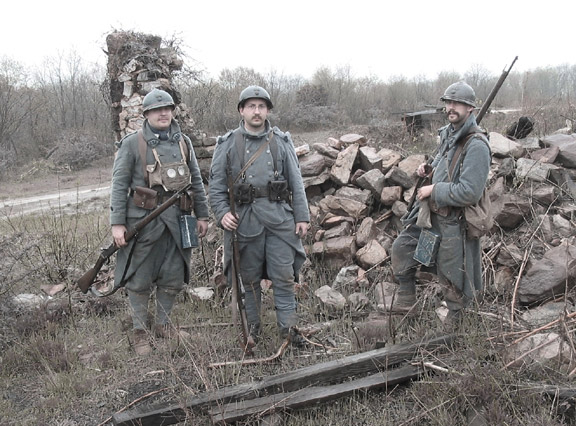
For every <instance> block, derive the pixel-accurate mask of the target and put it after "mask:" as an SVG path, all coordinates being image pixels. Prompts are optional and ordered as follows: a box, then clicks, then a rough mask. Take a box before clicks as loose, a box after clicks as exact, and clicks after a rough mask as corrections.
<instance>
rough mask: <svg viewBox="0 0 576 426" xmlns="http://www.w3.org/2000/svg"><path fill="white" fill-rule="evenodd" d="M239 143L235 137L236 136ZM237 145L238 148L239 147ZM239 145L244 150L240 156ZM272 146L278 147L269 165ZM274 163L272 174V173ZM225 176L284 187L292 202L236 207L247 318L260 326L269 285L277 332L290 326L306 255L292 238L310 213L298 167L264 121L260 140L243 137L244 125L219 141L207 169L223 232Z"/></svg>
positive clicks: (288, 142) (261, 200)
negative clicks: (263, 290)
mask: <svg viewBox="0 0 576 426" xmlns="http://www.w3.org/2000/svg"><path fill="white" fill-rule="evenodd" d="M237 135H238V136H239V137H238V136H237ZM269 137H271V138H273V140H270V142H271V143H270V144H269V145H268V146H267V148H266V150H264V151H262V153H261V154H260V155H259V156H258V157H257V158H256V160H255V161H254V162H253V163H252V164H251V165H250V166H249V167H248V168H247V170H246V171H245V172H244V173H242V175H241V176H240V171H241V170H242V167H243V165H244V164H246V163H247V162H248V161H249V159H250V157H252V155H254V154H255V153H256V151H257V150H258V148H259V147H260V146H261V145H262V144H263V143H266V142H267V140H268V138H269ZM239 139H241V140H243V142H241V143H239V142H238V141H239ZM238 145H244V147H243V152H242V153H241V154H240V153H239V149H238ZM272 145H276V147H277V155H276V159H274V155H273V149H271V146H272ZM274 161H276V174H275V170H274ZM228 173H231V176H232V178H233V179H236V178H238V179H237V180H236V183H245V184H250V185H252V186H253V187H256V188H267V186H268V182H270V181H273V180H281V181H286V182H287V183H288V189H289V191H290V193H291V202H290V203H288V202H286V201H270V200H269V199H268V197H266V196H262V197H256V198H254V200H253V202H250V203H244V204H238V203H236V205H235V209H236V214H237V216H238V220H239V225H238V229H237V236H238V243H239V248H240V257H241V267H240V269H241V274H242V279H243V283H244V286H245V290H246V300H245V304H246V316H247V319H248V322H249V323H251V324H258V323H259V312H260V294H259V293H260V291H259V289H260V287H259V286H260V281H261V279H263V278H269V279H270V280H271V281H272V285H273V291H274V302H275V307H276V314H277V322H278V325H279V327H280V328H281V329H282V328H286V327H289V326H291V325H295V324H294V321H295V315H294V312H295V307H296V306H295V304H296V302H295V295H294V282H295V280H297V276H298V271H299V270H300V267H301V266H302V264H303V263H304V260H305V257H306V254H305V251H304V248H303V246H302V242H301V240H300V238H299V237H298V236H297V235H296V234H295V224H296V223H297V222H309V221H310V213H309V210H308V202H307V199H306V193H305V190H304V183H303V181H302V175H301V173H300V164H299V162H298V157H297V156H296V151H295V149H294V144H293V142H292V139H291V138H290V134H289V133H283V132H281V131H280V130H279V129H278V128H276V127H274V128H271V126H270V123H269V122H268V121H266V125H265V130H263V131H262V132H261V133H260V134H253V133H250V132H247V131H246V129H245V127H244V123H243V122H241V123H240V126H239V127H238V128H237V129H235V130H234V131H231V132H228V133H227V134H226V135H224V136H221V137H220V138H219V139H218V143H217V145H216V149H215V151H214V155H213V157H212V165H211V167H210V180H209V190H208V193H209V198H210V206H211V208H212V211H213V212H214V215H215V217H216V223H217V224H218V225H219V226H222V218H223V217H224V215H225V214H226V213H227V212H229V211H230V197H229V193H228ZM224 237H225V242H224V247H225V251H224V259H225V267H224V270H225V272H226V273H227V274H226V275H227V276H229V274H228V269H229V265H230V263H231V259H232V256H231V252H232V251H231V245H232V244H231V240H232V233H231V232H229V231H225V232H224Z"/></svg>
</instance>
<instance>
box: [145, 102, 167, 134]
mask: <svg viewBox="0 0 576 426" xmlns="http://www.w3.org/2000/svg"><path fill="white" fill-rule="evenodd" d="M146 118H147V119H148V123H150V125H151V126H152V127H154V128H155V129H158V130H166V129H167V128H169V127H170V123H171V122H172V108H171V107H162V108H154V109H151V110H150V111H146Z"/></svg>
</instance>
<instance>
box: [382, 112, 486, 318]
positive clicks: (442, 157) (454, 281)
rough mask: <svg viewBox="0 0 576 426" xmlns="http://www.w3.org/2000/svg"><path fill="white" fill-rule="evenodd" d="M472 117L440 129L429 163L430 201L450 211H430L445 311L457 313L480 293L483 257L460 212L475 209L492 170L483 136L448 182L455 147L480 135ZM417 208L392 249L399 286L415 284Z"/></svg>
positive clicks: (473, 143) (474, 141)
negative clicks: (436, 237)
mask: <svg viewBox="0 0 576 426" xmlns="http://www.w3.org/2000/svg"><path fill="white" fill-rule="evenodd" d="M478 131H479V128H478V126H477V124H476V117H475V116H474V114H471V115H470V116H469V117H468V119H467V120H466V122H465V123H464V124H463V125H462V127H460V128H459V129H454V127H453V126H452V125H451V124H449V125H447V126H444V127H443V128H441V129H440V130H439V132H438V133H439V136H440V139H441V143H440V147H439V150H438V154H437V155H436V157H435V158H434V160H433V162H432V167H433V168H434V174H433V178H432V183H433V184H434V189H433V191H432V194H431V195H430V200H425V201H424V202H429V201H431V202H432V203H433V204H435V205H436V206H437V207H438V209H441V208H444V207H449V214H448V215H447V216H446V217H443V216H440V215H438V214H435V213H434V212H431V222H432V230H433V231H436V232H437V233H438V234H440V236H441V242H440V247H439V250H438V254H437V258H436V269H437V273H438V276H439V279H440V281H441V283H442V284H444V286H445V299H446V302H447V304H448V307H449V308H450V309H453V310H457V309H461V308H462V307H465V306H466V305H468V304H469V303H470V302H471V301H472V300H473V299H475V298H476V297H477V296H478V294H479V292H480V291H481V290H482V286H483V284H482V252H481V246H480V240H479V239H474V238H467V237H466V232H465V226H466V225H465V220H464V218H463V215H462V210H463V208H464V207H465V206H468V205H472V204H475V203H476V202H478V200H479V199H480V197H481V196H482V192H483V191H484V189H485V187H486V183H487V179H488V174H489V171H490V162H491V153H490V148H489V146H488V143H487V140H485V139H484V138H485V136H479V135H477V136H473V137H472V138H471V139H470V141H469V143H468V146H467V148H466V150H465V151H463V152H462V154H461V155H462V156H463V157H462V159H461V160H460V159H459V160H458V161H457V163H456V167H455V168H454V171H453V176H452V178H450V177H449V167H450V163H451V161H452V158H453V157H454V154H455V152H456V148H457V144H458V143H459V142H463V139H464V138H465V137H466V136H467V135H468V134H469V133H472V132H474V133H475V132H478ZM419 207H420V206H419V203H418V202H417V203H415V206H414V208H413V209H412V210H411V211H409V212H408V213H407V214H406V216H405V218H403V224H404V225H405V228H404V230H403V231H402V232H401V233H400V235H399V236H398V238H397V239H396V241H395V242H394V245H393V256H392V268H393V270H394V275H395V277H396V279H397V280H398V281H399V282H400V283H401V284H402V283H407V282H413V281H414V276H415V272H416V268H417V266H418V265H419V264H418V263H417V262H416V261H415V260H414V259H413V254H414V250H415V249H416V243H417V241H418V237H419V235H420V228H419V227H418V226H417V225H416V220H417V217H418V213H419V210H420V208H419Z"/></svg>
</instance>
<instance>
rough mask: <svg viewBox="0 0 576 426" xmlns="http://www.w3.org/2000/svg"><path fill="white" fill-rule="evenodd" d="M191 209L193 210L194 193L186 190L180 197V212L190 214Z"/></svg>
mask: <svg viewBox="0 0 576 426" xmlns="http://www.w3.org/2000/svg"><path fill="white" fill-rule="evenodd" d="M193 209H194V193H193V192H192V191H190V190H188V191H186V193H184V194H182V196H181V197H180V210H182V211H183V212H184V213H187V214H190V213H191V212H192V210H193Z"/></svg>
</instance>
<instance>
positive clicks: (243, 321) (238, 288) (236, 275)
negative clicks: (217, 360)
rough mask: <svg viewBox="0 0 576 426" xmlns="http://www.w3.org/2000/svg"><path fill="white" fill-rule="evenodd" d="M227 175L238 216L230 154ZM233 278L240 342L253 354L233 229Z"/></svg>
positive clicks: (231, 263)
mask: <svg viewBox="0 0 576 426" xmlns="http://www.w3.org/2000/svg"><path fill="white" fill-rule="evenodd" d="M226 175H227V184H228V200H229V202H230V213H232V215H234V216H235V217H237V216H236V200H235V198H234V178H233V177H232V166H231V164H230V154H228V155H227V156H226ZM230 269H231V274H230V275H231V279H232V316H233V320H234V322H235V323H238V324H239V326H240V331H241V332H242V334H241V335H240V344H241V346H242V349H243V350H244V353H245V354H246V355H253V351H252V349H253V348H254V346H256V343H255V342H254V339H253V338H252V336H251V335H250V328H249V327H248V320H247V318H246V309H245V307H244V302H243V300H242V289H243V287H244V285H243V282H242V274H241V273H240V247H239V246H238V233H237V232H236V230H233V231H232V262H230Z"/></svg>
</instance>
